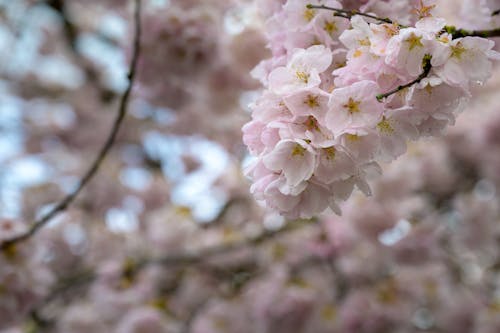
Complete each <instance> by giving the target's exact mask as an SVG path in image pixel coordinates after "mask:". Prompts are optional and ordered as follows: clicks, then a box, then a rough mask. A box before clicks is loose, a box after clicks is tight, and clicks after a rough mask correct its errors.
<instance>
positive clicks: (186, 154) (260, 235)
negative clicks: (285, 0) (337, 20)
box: [0, 0, 500, 333]
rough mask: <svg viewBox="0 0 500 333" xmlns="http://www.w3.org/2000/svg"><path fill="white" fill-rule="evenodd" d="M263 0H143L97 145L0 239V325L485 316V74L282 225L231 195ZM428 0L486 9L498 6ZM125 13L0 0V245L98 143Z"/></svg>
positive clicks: (179, 326)
mask: <svg viewBox="0 0 500 333" xmlns="http://www.w3.org/2000/svg"><path fill="white" fill-rule="evenodd" d="M350 2H353V1H350ZM361 2H364V3H366V2H367V1H361ZM372 2H373V3H374V5H376V1H372ZM379 2H386V3H387V4H388V5H390V4H391V1H379ZM393 2H394V1H393ZM409 2H411V1H409ZM279 3H280V1H279V0H267V1H266V0H256V1H252V0H143V1H142V30H143V31H142V35H141V56H140V58H139V63H138V67H137V71H136V73H137V76H136V80H135V83H134V86H133V90H132V95H131V98H130V100H129V107H128V111H129V112H128V114H127V116H126V118H125V120H124V123H123V125H122V128H121V130H120V132H119V135H118V138H117V141H116V142H115V144H114V145H113V149H112V150H111V152H110V153H109V154H108V155H107V157H106V159H105V161H104V162H103V163H102V165H101V167H100V170H99V172H98V173H97V175H96V176H95V177H94V178H93V179H92V180H91V182H90V183H89V184H88V185H87V186H86V187H85V189H84V190H83V191H82V193H81V194H80V195H79V196H78V198H77V200H76V201H75V202H74V203H73V204H72V205H71V206H70V207H69V208H68V209H67V210H65V211H64V212H63V213H62V214H60V215H58V216H57V217H56V218H54V219H53V220H51V221H50V223H49V224H48V225H47V226H45V227H44V228H43V229H41V230H40V231H39V232H37V234H36V235H35V236H34V237H32V238H30V239H29V240H27V241H24V242H21V243H19V244H16V245H15V246H13V247H9V248H8V249H3V250H2V251H1V252H0V332H4V333H18V332H23V333H25V332H26V333H28V332H29V333H31V332H60V333H80V332H81V333H84V332H89V333H90V332H96V333H100V332H120V333H132V332H133V333H155V332H173V333H176V332H185V333H188V332H193V333H211V332H214V333H215V332H223V333H224V332H228V333H233V332H234V333H236V332H237V333H245V332H248V333H267V332H269V333H270V332H273V333H280V332H291V333H295V332H296V333H301V332H304V333H305V332H307V333H309V332H310V333H312V332H315V333H321V332H325V333H330V332H353V333H357V332H361V333H362V332H366V333H372V332H374V333H376V332H381V333H382V332H384V333H387V332H450V333H451V332H453V333H457V332H458V333H460V332H464V333H467V332H478V333H490V332H491V333H497V332H500V251H499V250H500V215H499V214H500V211H499V208H500V206H499V203H500V202H499V195H498V189H499V185H500V108H499V103H498V101H499V95H498V92H499V88H500V72H498V70H495V72H494V73H493V76H492V79H491V80H490V82H489V83H488V84H487V85H484V86H480V87H477V88H475V91H474V97H473V99H472V101H471V103H470V104H469V105H468V106H467V107H466V108H465V110H464V112H463V114H461V115H460V117H459V118H458V121H457V123H456V124H455V126H453V127H452V128H450V129H448V131H447V132H446V133H444V134H443V135H442V136H440V137H438V138H429V139H426V140H423V141H421V142H415V143H411V144H410V147H409V151H408V152H407V154H405V155H404V156H402V157H400V158H399V159H398V160H397V161H396V162H394V163H392V164H390V165H385V166H384V174H383V176H381V177H379V178H377V179H372V180H371V182H370V184H371V185H372V187H373V192H374V195H373V196H371V197H368V198H367V197H365V196H363V195H362V194H358V193H356V194H355V195H354V196H353V197H352V198H351V199H350V200H349V201H348V202H347V203H345V205H344V206H343V207H342V208H343V211H344V214H343V215H342V216H341V217H340V216H336V215H334V214H323V215H321V216H318V217H317V218H314V219H312V220H308V221H302V220H300V221H285V220H284V219H283V218H282V217H280V216H279V215H277V214H276V213H274V212H272V211H268V210H266V209H265V208H264V207H261V206H260V205H259V204H258V203H257V202H256V201H255V200H254V199H253V198H252V197H251V195H250V194H249V186H250V183H249V180H248V179H247V178H245V176H244V175H243V172H242V168H243V167H244V165H246V164H247V163H248V162H249V159H250V158H249V156H248V153H247V151H246V148H245V146H244V144H243V143H242V140H241V127H242V125H243V124H244V123H245V122H247V121H248V120H249V119H250V113H249V110H248V104H249V103H250V102H252V101H253V100H255V98H256V96H258V94H259V91H260V90H259V89H260V85H259V82H258V81H256V80H254V79H252V78H251V76H250V71H251V70H252V69H253V68H254V67H255V66H256V65H257V64H258V63H259V62H260V61H261V60H263V59H265V58H266V57H268V56H269V53H268V50H267V49H266V36H265V22H264V19H263V14H264V17H265V14H266V13H265V9H266V8H269V7H270V6H273V5H276V4H279ZM437 5H438V6H437V10H438V12H439V14H440V15H443V16H444V17H446V18H447V19H448V20H449V21H450V22H451V23H452V24H457V25H458V26H461V27H464V28H483V29H489V28H496V27H498V26H500V24H498V25H497V23H498V21H497V19H496V18H491V16H490V15H489V13H490V12H491V11H492V10H496V9H500V1H479V0H478V1H473V0H470V1H465V0H464V1H451V0H450V1H445V0H442V1H437ZM133 12H134V1H127V0H100V1H99V0H47V1H36V0H0V240H6V239H10V238H11V237H12V236H14V235H16V234H18V233H19V232H23V231H25V230H26V229H27V228H28V227H29V226H30V225H31V223H33V221H35V220H36V219H37V218H38V217H40V216H41V215H43V214H44V212H47V211H48V210H49V209H50V208H51V207H53V205H54V204H56V203H57V202H58V201H59V200H60V199H61V198H62V197H64V196H65V195H67V194H68V193H71V191H72V190H73V189H74V188H75V186H77V184H78V182H79V180H80V177H81V176H82V175H83V174H84V173H85V171H86V170H87V168H88V167H89V165H90V163H91V162H92V160H93V159H94V157H95V156H96V154H97V152H98V151H99V149H100V148H101V146H102V145H103V143H104V141H105V140H106V138H107V136H108V134H109V132H110V128H111V126H112V125H113V121H114V118H115V116H116V112H117V110H118V107H119V103H120V97H121V95H122V94H123V92H124V91H125V89H126V88H127V85H128V80H127V76H126V74H127V71H128V68H129V62H130V59H131V55H132V52H133V43H132V41H133V39H134V22H133Z"/></svg>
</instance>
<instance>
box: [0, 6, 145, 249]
mask: <svg viewBox="0 0 500 333" xmlns="http://www.w3.org/2000/svg"><path fill="white" fill-rule="evenodd" d="M134 22H135V33H134V34H135V36H134V46H133V55H132V60H131V62H130V67H129V71H128V74H127V77H128V79H129V83H128V85H127V88H126V89H125V92H124V93H123V95H122V97H121V99H120V104H119V107H118V114H117V115H116V118H115V120H114V122H113V126H112V128H111V132H110V133H109V135H108V138H107V140H106V141H105V143H104V145H103V146H102V148H101V149H100V151H99V154H98V155H97V157H96V159H95V160H94V162H93V163H92V164H91V165H90V167H89V169H88V170H87V172H86V173H85V174H84V175H83V177H82V178H81V180H80V183H79V184H78V186H77V187H76V189H75V190H73V192H71V193H69V194H68V195H67V196H66V197H64V198H63V199H62V200H61V201H60V202H59V203H58V204H56V205H55V206H54V207H53V208H52V209H50V210H49V211H48V212H47V213H45V214H44V215H43V216H42V217H41V218H40V219H38V220H37V221H35V222H34V223H33V224H32V226H31V227H30V228H29V229H28V231H26V232H25V233H23V234H20V235H18V236H16V237H14V238H11V239H9V240H6V241H4V242H2V243H1V244H0V249H1V250H6V249H9V248H11V247H12V246H13V245H15V244H16V243H18V242H21V241H24V240H27V239H29V238H30V237H32V236H33V235H34V234H35V233H36V232H37V231H38V230H40V229H41V228H42V227H43V226H45V225H46V224H47V222H49V221H50V220H51V219H52V218H54V217H55V216H57V215H59V214H60V213H62V212H63V211H65V210H66V209H67V208H68V206H69V205H70V204H71V203H72V202H73V201H74V200H75V198H76V197H77V195H78V194H79V193H80V192H81V190H82V189H83V188H84V187H85V185H87V183H88V182H89V181H90V180H91V179H92V178H93V177H94V175H95V174H96V173H97V171H98V170H99V168H100V166H101V164H102V162H103V161H104V159H105V158H106V155H107V154H108V153H109V151H110V150H111V147H112V146H113V144H114V142H115V140H116V136H117V134H118V131H119V129H120V126H121V124H122V123H123V119H124V118H125V115H126V113H127V108H128V100H129V97H130V93H131V91H132V88H133V85H134V78H135V73H136V68H137V62H138V59H139V54H140V40H141V0H135V13H134Z"/></svg>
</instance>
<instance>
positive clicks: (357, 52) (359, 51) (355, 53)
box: [352, 49, 363, 58]
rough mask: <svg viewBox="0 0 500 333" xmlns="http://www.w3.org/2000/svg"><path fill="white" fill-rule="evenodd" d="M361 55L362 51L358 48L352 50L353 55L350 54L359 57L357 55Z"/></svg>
mask: <svg viewBox="0 0 500 333" xmlns="http://www.w3.org/2000/svg"><path fill="white" fill-rule="evenodd" d="M362 55H363V52H361V50H360V49H357V50H356V51H354V53H353V55H352V56H353V57H354V58H359V57H361V56H362Z"/></svg>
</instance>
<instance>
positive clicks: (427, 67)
mask: <svg viewBox="0 0 500 333" xmlns="http://www.w3.org/2000/svg"><path fill="white" fill-rule="evenodd" d="M422 68H423V71H422V73H421V74H420V75H419V76H418V77H417V78H416V79H415V80H413V81H411V82H408V83H407V84H404V85H401V86H398V87H397V88H395V89H393V90H391V91H389V92H386V93H384V94H378V95H377V96H376V97H377V101H379V102H382V101H383V100H384V99H385V98H387V97H389V96H391V95H393V94H396V93H398V92H400V91H401V90H403V89H406V88H409V87H411V86H413V85H414V84H417V83H419V82H420V81H422V80H423V79H424V78H426V77H427V75H429V72H430V71H431V68H432V65H431V56H430V55H426V56H425V57H424V60H423V65H422Z"/></svg>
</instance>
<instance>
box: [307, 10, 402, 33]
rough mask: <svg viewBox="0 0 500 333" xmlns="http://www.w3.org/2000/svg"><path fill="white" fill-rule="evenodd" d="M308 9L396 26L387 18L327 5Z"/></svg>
mask: <svg viewBox="0 0 500 333" xmlns="http://www.w3.org/2000/svg"><path fill="white" fill-rule="evenodd" d="M306 7H307V9H326V10H331V11H333V12H335V13H336V14H339V15H335V16H340V17H344V18H347V19H351V18H352V17H353V16H356V15H360V16H364V17H367V18H371V19H374V20H377V21H380V22H384V23H388V24H394V22H393V21H392V20H391V19H389V18H387V17H385V18H383V17H378V16H375V15H371V14H367V13H363V12H360V11H359V10H346V9H339V8H333V7H328V6H325V5H312V4H308V5H306ZM397 25H398V26H399V27H400V28H403V27H405V26H403V25H400V24H397Z"/></svg>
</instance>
